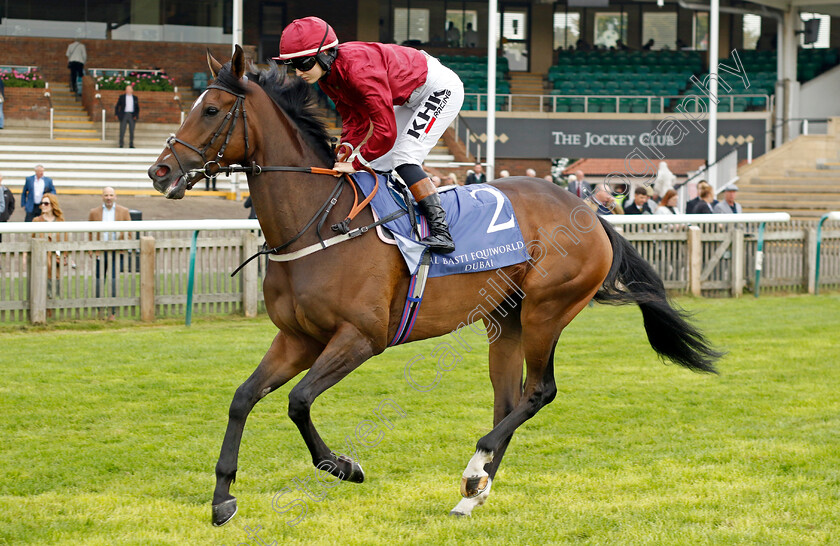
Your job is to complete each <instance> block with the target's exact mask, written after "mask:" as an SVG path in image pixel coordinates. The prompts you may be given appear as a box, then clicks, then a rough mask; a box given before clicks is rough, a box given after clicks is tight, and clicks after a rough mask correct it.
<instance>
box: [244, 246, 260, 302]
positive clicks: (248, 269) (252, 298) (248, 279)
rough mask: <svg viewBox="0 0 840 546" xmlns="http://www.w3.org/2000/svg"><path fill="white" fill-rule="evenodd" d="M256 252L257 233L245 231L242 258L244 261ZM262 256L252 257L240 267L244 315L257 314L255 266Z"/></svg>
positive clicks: (257, 278)
mask: <svg viewBox="0 0 840 546" xmlns="http://www.w3.org/2000/svg"><path fill="white" fill-rule="evenodd" d="M256 253H257V234H256V233H254V232H253V231H247V232H245V233H243V234H242V260H243V261H245V260H247V259H248V258H250V257H251V256H253V255H254V254H256ZM261 259H262V256H259V257H258V258H254V259H253V260H251V263H249V264H248V265H246V266H245V267H244V268H242V311H243V313H244V314H245V316H246V317H255V316H257V283H258V282H259V275H258V274H257V266H258V265H259V260H261Z"/></svg>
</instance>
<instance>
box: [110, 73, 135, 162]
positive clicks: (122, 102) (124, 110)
mask: <svg viewBox="0 0 840 546" xmlns="http://www.w3.org/2000/svg"><path fill="white" fill-rule="evenodd" d="M114 115H115V116H117V119H118V120H120V148H122V147H123V142H125V140H124V139H125V126H126V125H128V147H129V148H134V122H135V121H137V118H138V117H140V101H138V100H137V97H135V96H134V88H133V87H132V86H130V85H127V86H126V88H125V93H123V94H122V95H120V98H118V99H117V106H116V107H115V108H114Z"/></svg>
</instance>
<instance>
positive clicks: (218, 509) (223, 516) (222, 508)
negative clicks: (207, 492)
mask: <svg viewBox="0 0 840 546" xmlns="http://www.w3.org/2000/svg"><path fill="white" fill-rule="evenodd" d="M236 510H237V506H236V499H229V500H226V501H225V502H222V503H219V504H214V505H213V525H214V526H216V527H221V526H222V525H224V524H225V523H227V522H229V521H230V520H231V518H232V517H233V516H235V515H236Z"/></svg>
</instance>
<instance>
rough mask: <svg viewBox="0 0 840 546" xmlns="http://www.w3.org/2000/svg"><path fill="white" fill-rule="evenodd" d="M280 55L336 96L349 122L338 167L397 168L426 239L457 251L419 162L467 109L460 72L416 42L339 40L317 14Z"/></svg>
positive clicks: (291, 32) (291, 33) (295, 28)
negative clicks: (424, 226)
mask: <svg viewBox="0 0 840 546" xmlns="http://www.w3.org/2000/svg"><path fill="white" fill-rule="evenodd" d="M274 58H275V59H276V60H278V61H281V62H283V63H286V64H291V65H292V67H294V69H295V72H296V73H297V75H298V76H300V77H301V78H303V79H304V80H305V81H306V82H308V83H310V84H312V83H315V82H318V85H319V86H320V87H321V89H322V90H323V91H324V92H325V93H326V94H327V95H328V96H329V97H330V98H331V99H332V101H333V102H334V103H335V106H336V109H337V110H338V113H339V115H340V116H341V120H342V125H343V127H342V130H341V143H340V144H339V147H338V154H337V162H336V164H335V166H334V167H333V168H334V169H335V170H337V171H339V172H342V173H354V172H356V171H358V170H360V169H361V168H362V165H365V166H369V167H370V168H372V169H375V170H377V171H380V172H391V171H392V170H396V171H397V173H398V174H399V175H400V178H402V179H403V180H404V181H405V183H406V185H408V187H409V189H410V190H411V194H412V195H413V196H414V199H415V200H416V201H417V204H418V205H419V206H420V211H421V212H422V214H423V216H425V217H426V220H428V223H429V228H430V231H431V234H430V235H429V236H428V237H426V238H425V239H423V240H422V241H421V242H422V243H424V244H426V245H428V246H429V248H430V250H432V251H434V252H438V253H442V254H445V253H449V252H452V251H454V250H455V243H454V242H453V241H452V236H451V235H450V234H449V227H448V226H447V224H446V212H445V211H444V210H443V207H441V204H440V196H439V195H438V194H437V190H436V189H435V186H434V184H432V181H431V180H430V179H429V176H428V175H427V174H426V173H425V172H424V171H423V169H422V168H421V167H420V166H421V165H422V164H423V161H424V160H425V159H426V156H427V155H428V154H429V152H430V151H431V150H432V148H433V147H434V146H435V144H436V143H437V141H438V139H440V137H441V135H442V134H443V132H444V131H445V130H446V128H447V127H449V124H450V123H451V122H452V120H454V119H455V117H456V116H457V115H458V112H459V111H460V110H461V104H462V103H463V102H464V85H463V84H462V83H461V80H460V79H459V78H458V76H457V75H456V74H455V73H454V72H452V71H451V70H450V69H448V68H446V67H445V66H443V65H442V64H440V62H439V61H438V60H437V59H435V58H434V57H431V56H429V55H428V54H426V53H425V52H422V51H418V50H416V49H412V48H409V47H403V46H398V45H393V44H379V43H368V42H345V43H343V44H341V45H339V43H338V38H337V37H336V35H335V32H334V31H333V29H332V27H330V25H328V24H327V23H326V22H325V21H323V20H322V19H319V18H318V17H305V18H303V19H297V20H295V21H292V23H291V24H289V25H288V26H287V27H286V28H285V29H284V30H283V34H282V36H281V37H280V55H279V56H277V57H274ZM371 125H373V132H372V134H371V135H370V138H368V139H367V141H365V138H366V137H367V134H368V131H369V129H370V126H371Z"/></svg>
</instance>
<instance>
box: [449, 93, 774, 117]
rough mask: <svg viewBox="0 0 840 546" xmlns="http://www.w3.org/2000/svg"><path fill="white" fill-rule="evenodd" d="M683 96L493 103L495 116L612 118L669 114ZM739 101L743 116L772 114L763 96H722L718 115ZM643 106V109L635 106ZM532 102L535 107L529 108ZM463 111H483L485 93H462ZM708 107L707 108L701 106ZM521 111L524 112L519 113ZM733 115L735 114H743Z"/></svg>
mask: <svg viewBox="0 0 840 546" xmlns="http://www.w3.org/2000/svg"><path fill="white" fill-rule="evenodd" d="M685 98H686V96H685V95H620V94H616V95H552V94H550V95H527V94H510V93H508V94H499V93H497V94H496V100H497V101H498V100H499V99H504V101H499V102H502V104H500V105H498V106H497V107H496V110H497V111H499V112H512V111H514V110H516V109H517V106H518V105H523V104H525V105H527V106H528V107H529V108H532V109H533V110H532V111H539V112H543V113H567V112H571V113H575V112H574V111H573V110H572V109H573V108H580V107H582V108H583V112H584V113H593V112H606V113H614V114H627V113H638V114H661V113H667V112H669V111H672V110H673V106H675V105H677V104H679V103H680V102H681V101H682V100H683V99H685ZM739 98H742V99H745V100H747V101H749V106H750V107H752V108H753V109H752V110H746V107H745V110H744V111H743V112H769V111H771V110H772V97H771V96H770V95H767V94H750V95H724V96H721V97H719V99H720V101H721V102H720V104H719V105H718V112H723V113H727V112H733V111H734V109H735V101H736V100H737V99H739ZM753 99H761V101H760V102H761V103H762V104H761V105H756V104H752V103H753V102H755V101H753ZM641 101H643V102H644V109H643V110H640V109H638V106H639V105H640V104H641ZM534 102H537V103H538V104H537V105H536V106H534V105H533V103H534ZM607 103H609V104H611V106H610V107H609V108H608V109H607V110H602V109H601V108H602V107H603V105H604V104H607ZM464 104H465V106H464V110H478V111H484V110H487V93H471V92H466V93H464ZM689 106H690V108H691V109H692V110H691V111H693V112H694V113H699V112H700V105H699V104H698V101H696V100H692V101H691V105H689ZM705 107H706V108H707V107H708V104H706V106H705ZM522 111H525V110H522ZM743 112H735V113H743Z"/></svg>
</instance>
